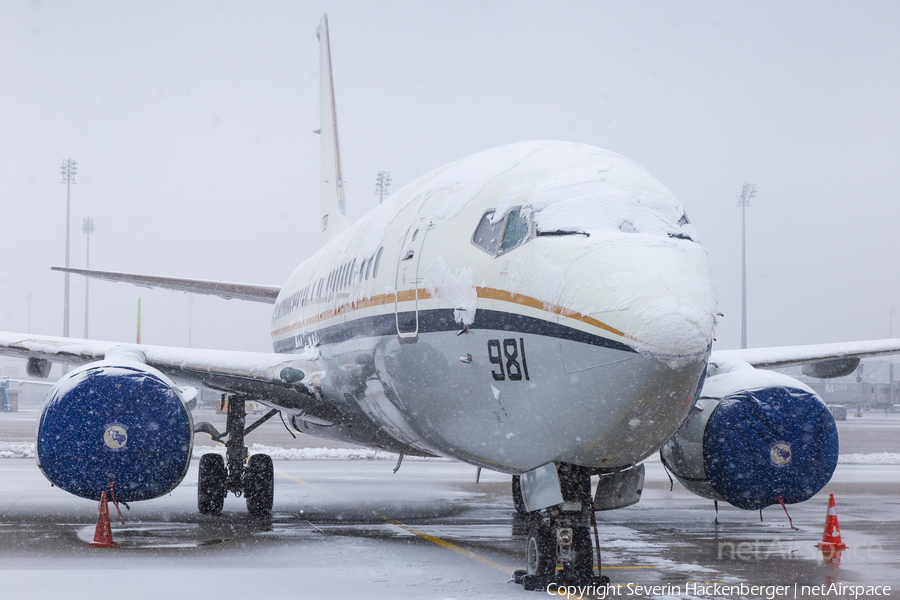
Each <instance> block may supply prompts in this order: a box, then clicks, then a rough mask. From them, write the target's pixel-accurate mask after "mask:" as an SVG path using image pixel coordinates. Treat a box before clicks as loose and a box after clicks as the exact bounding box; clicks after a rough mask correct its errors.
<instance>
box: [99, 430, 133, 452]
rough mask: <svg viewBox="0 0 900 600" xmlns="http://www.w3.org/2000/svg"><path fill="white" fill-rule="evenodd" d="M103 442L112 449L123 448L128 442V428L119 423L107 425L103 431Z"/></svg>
mask: <svg viewBox="0 0 900 600" xmlns="http://www.w3.org/2000/svg"><path fill="white" fill-rule="evenodd" d="M103 443H104V444H106V447H107V448H109V449H110V450H117V451H118V450H122V449H123V448H125V444H127V443H128V429H126V427H125V426H124V425H119V424H118V423H113V424H111V425H107V426H106V431H104V432H103Z"/></svg>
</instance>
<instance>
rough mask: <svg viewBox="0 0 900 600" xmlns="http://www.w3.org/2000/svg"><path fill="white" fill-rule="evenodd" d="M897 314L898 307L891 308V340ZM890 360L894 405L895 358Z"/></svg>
mask: <svg viewBox="0 0 900 600" xmlns="http://www.w3.org/2000/svg"><path fill="white" fill-rule="evenodd" d="M895 312H897V307H896V306H892V307H891V313H890V322H891V324H890V333H891V339H893V338H894V313H895ZM890 360H891V363H890V367H889V373H890V378H891V387H890V390H891V404H893V403H894V357H893V356H891V357H890Z"/></svg>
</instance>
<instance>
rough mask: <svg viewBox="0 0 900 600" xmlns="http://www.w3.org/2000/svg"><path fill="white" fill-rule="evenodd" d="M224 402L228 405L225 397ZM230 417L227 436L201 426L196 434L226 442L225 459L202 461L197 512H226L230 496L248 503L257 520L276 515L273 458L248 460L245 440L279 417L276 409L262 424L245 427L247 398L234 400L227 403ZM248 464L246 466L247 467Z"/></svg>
mask: <svg viewBox="0 0 900 600" xmlns="http://www.w3.org/2000/svg"><path fill="white" fill-rule="evenodd" d="M222 401H223V402H226V399H225V396H224V395H223V396H222ZM227 405H228V413H227V418H226V429H225V433H223V434H219V433H218V432H217V431H216V429H215V428H214V427H213V426H212V425H210V424H209V423H198V424H197V426H195V431H204V432H206V433H209V434H210V435H211V436H212V438H213V439H214V440H216V441H221V440H222V439H223V438H226V437H227V440H225V456H226V459H227V461H226V459H223V458H222V456H220V455H218V454H205V455H203V456H202V457H201V458H200V474H199V478H198V481H197V508H198V509H199V510H200V513H201V514H204V515H218V514H220V513H221V512H222V507H223V505H224V503H225V496H226V495H228V492H231V493H233V494H234V495H235V496H242V495H243V496H244V497H245V498H246V499H247V510H248V511H250V514H252V515H256V516H262V515H267V514H269V513H270V512H271V511H272V502H273V498H274V489H275V471H274V468H273V466H272V457H271V456H269V455H267V454H254V455H253V456H251V457H250V460H249V461H248V460H247V446H246V444H245V443H244V437H245V436H246V435H247V434H248V433H250V432H251V431H253V430H254V429H256V428H257V427H259V426H260V425H262V424H263V423H264V422H265V421H268V420H269V419H271V418H272V417H273V416H275V415H276V414H278V411H277V410H275V409H272V410H271V411H269V412H268V413H266V414H265V415H264V416H263V417H261V418H260V419H259V420H258V421H256V422H255V423H253V424H252V425H250V426H249V427H245V424H246V422H247V410H246V398H244V397H241V396H231V397H230V398H228V399H227ZM245 463H246V466H245Z"/></svg>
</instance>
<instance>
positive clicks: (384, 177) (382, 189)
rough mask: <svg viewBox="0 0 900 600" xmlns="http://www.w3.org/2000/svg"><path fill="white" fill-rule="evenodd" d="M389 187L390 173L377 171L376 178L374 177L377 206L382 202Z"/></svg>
mask: <svg viewBox="0 0 900 600" xmlns="http://www.w3.org/2000/svg"><path fill="white" fill-rule="evenodd" d="M389 187H391V172H390V171H378V176H377V177H375V193H376V194H378V204H381V203H382V202H383V201H384V195H385V194H387V193H388V188H389Z"/></svg>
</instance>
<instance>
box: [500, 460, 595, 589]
mask: <svg viewBox="0 0 900 600" xmlns="http://www.w3.org/2000/svg"><path fill="white" fill-rule="evenodd" d="M559 482H560V491H561V492H562V496H563V500H564V502H563V503H562V504H558V505H555V506H551V507H549V508H546V509H544V510H542V511H540V513H539V514H540V520H539V521H537V522H536V523H534V525H533V526H532V528H531V532H530V533H529V534H528V538H527V541H526V542H525V557H526V568H525V569H520V570H518V571H516V572H515V573H514V577H515V582H516V583H518V584H520V585H522V586H523V587H524V588H525V589H526V590H539V591H544V590H547V589H548V586H550V585H551V584H557V585H578V586H595V587H596V588H600V587H604V586H606V585H608V584H609V578H608V577H606V576H603V575H602V574H600V548H599V541H598V547H597V574H596V575H595V574H594V544H593V542H592V540H591V533H592V531H591V526H592V525H593V526H594V534H595V539H596V521H595V520H594V516H593V515H594V512H593V511H594V507H593V501H592V499H591V475H590V471H588V470H587V469H585V468H583V467H578V466H576V465H565V464H563V465H559ZM517 509H518V506H517Z"/></svg>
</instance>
